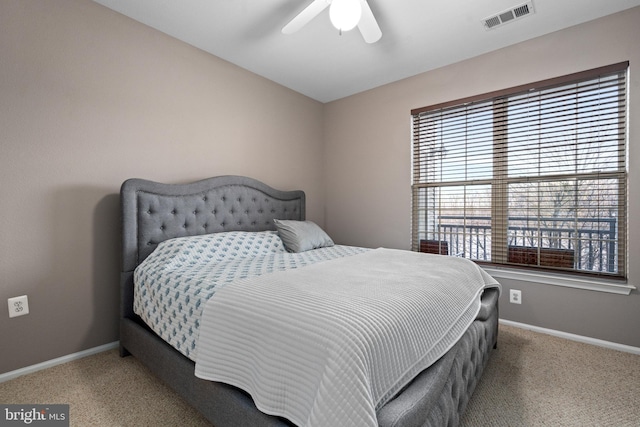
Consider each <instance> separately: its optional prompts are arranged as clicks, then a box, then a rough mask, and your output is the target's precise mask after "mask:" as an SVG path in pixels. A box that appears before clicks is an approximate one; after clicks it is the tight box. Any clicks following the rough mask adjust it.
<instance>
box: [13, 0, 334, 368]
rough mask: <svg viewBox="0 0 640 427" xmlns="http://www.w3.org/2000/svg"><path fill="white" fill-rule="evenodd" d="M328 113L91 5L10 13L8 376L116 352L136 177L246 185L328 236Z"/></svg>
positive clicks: (17, 0)
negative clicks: (287, 202)
mask: <svg viewBox="0 0 640 427" xmlns="http://www.w3.org/2000/svg"><path fill="white" fill-rule="evenodd" d="M322 113H323V106H322V104H320V103H318V102H316V101H313V100H311V99H309V98H307V97H304V96H302V95H300V94H297V93H295V92H293V91H290V90H288V89H285V88H283V87H282V86H279V85H277V84H275V83H273V82H270V81H268V80H266V79H263V78H261V77H258V76H256V75H254V74H251V73H249V72H247V71H244V70H242V69H239V68H238V67H236V66H234V65H232V64H229V63H227V62H225V61H222V60H220V59H218V58H215V57H213V56H211V55H209V54H206V53H204V52H202V51H200V50H198V49H195V48H193V47H190V46H188V45H186V44H184V43H181V42H178V41H176V40H175V39H172V38H170V37H168V36H165V35H163V34H161V33H159V32H158V31H155V30H153V29H151V28H148V27H145V26H144V25H141V24H139V23H137V22H134V21H132V20H130V19H128V18H125V17H124V16H122V15H119V14H117V13H115V12H113V11H110V10H109V9H106V8H104V7H102V6H100V5H98V4H96V3H94V2H91V1H89V0H56V1H51V0H29V1H24V0H2V1H1V2H0V129H1V131H0V147H1V154H0V206H1V209H0V215H1V218H2V239H0V303H1V305H0V337H1V339H2V344H1V348H2V350H1V351H0V373H1V372H7V371H11V370H15V369H18V368H21V367H25V366H30V365H33V364H36V363H39V362H43V361H46V360H50V359H53V358H56V357H59V356H63V355H67V354H71V353H74V352H77V351H81V350H84V349H87V348H92V347H95V346H98V345H102V344H105V343H109V342H113V341H117V340H118V329H117V326H118V322H117V313H118V282H119V277H118V272H119V270H120V259H119V245H120V238H119V216H118V215H119V213H118V209H119V201H118V196H117V194H118V191H119V188H120V184H121V183H122V181H124V180H125V179H127V178H130V177H139V178H147V179H153V180H158V181H163V182H185V181H190V180H194V179H202V178H206V177H209V176H214V175H223V174H238V175H248V176H252V177H255V178H257V179H260V180H263V181H264V182H266V183H268V184H270V185H271V186H273V187H277V188H281V189H294V188H302V189H303V190H305V191H306V192H307V196H308V200H309V205H308V216H309V218H310V219H313V220H315V221H317V222H319V223H320V224H323V223H324V210H323V208H324V187H323V170H322V162H321V161H320V160H319V159H321V157H322ZM23 294H27V295H28V297H29V305H30V307H29V308H30V311H31V314H29V315H27V316H22V317H16V318H13V319H10V318H9V317H8V314H7V305H6V301H7V298H9V297H14V296H18V295H23Z"/></svg>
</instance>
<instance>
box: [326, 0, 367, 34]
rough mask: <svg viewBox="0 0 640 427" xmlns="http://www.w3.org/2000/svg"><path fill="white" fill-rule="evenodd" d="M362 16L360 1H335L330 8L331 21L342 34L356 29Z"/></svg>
mask: <svg viewBox="0 0 640 427" xmlns="http://www.w3.org/2000/svg"><path fill="white" fill-rule="evenodd" d="M361 16H362V6H361V5H360V0H333V1H332V2H331V6H329V19H331V23H332V24H333V26H334V27H336V28H337V29H338V30H339V31H340V34H342V32H343V31H349V30H352V29H353V28H355V26H356V25H358V22H360V17H361Z"/></svg>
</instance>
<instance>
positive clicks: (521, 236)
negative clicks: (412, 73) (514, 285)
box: [411, 62, 628, 277]
mask: <svg viewBox="0 0 640 427" xmlns="http://www.w3.org/2000/svg"><path fill="white" fill-rule="evenodd" d="M627 68H628V62H624V63H620V64H614V65H611V66H608V67H602V68H598V69H595V70H589V71H585V72H581V73H576V74H572V75H569V76H563V77H559V78H556V79H551V80H546V81H543V82H536V83H532V84H530V85H524V86H519V87H517V88H512V89H508V90H504V91H499V92H494V93H491V94H486V95H483V96H477V97H473V98H468V99H464V100H460V101H454V102H449V103H446V104H440V105H436V106H431V107H425V108H420V109H417V110H413V111H412V112H411V113H412V118H413V161H412V164H413V182H412V194H413V202H412V203H413V209H412V216H413V218H412V230H413V231H412V239H413V242H412V247H413V250H417V251H422V252H433V253H440V254H446V255H452V256H461V257H465V258H469V259H472V260H475V261H478V262H486V263H492V264H500V265H512V266H519V267H526V268H539V269H540V268H542V269H551V270H559V271H569V272H574V273H576V272H579V273H584V274H597V275H606V276H612V277H624V276H625V274H626V265H625V264H626V235H627V232H626V223H627V209H626V200H627V185H626V180H627V172H626V169H627V166H626V139H627V136H626V127H627V124H626V110H627V104H626V99H627V98H626V70H627Z"/></svg>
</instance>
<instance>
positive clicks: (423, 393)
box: [120, 176, 498, 427]
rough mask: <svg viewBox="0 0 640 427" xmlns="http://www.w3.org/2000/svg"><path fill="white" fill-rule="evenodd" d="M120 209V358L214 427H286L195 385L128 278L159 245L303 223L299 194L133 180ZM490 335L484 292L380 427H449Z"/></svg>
mask: <svg viewBox="0 0 640 427" xmlns="http://www.w3.org/2000/svg"><path fill="white" fill-rule="evenodd" d="M212 199H220V200H219V201H214V200H212ZM121 201H122V220H123V242H122V243H123V271H122V274H121V283H120V286H121V323H120V354H121V356H126V355H129V354H132V355H133V356H135V357H136V358H137V359H138V360H140V361H141V362H142V363H143V364H144V365H145V366H147V367H148V368H149V369H150V370H151V371H152V372H153V373H154V374H155V375H156V376H158V377H159V378H160V379H161V380H162V381H163V382H165V383H166V384H167V385H169V386H170V387H171V388H172V389H174V390H175V391H176V392H177V393H178V394H180V395H181V396H182V397H183V398H184V399H185V400H186V401H187V402H189V403H190V404H191V405H193V406H194V407H195V408H196V409H198V410H199V411H200V412H201V413H202V414H203V415H204V416H205V417H206V418H207V419H208V420H210V421H211V422H212V423H213V424H214V426H215V427H235V426H245V425H246V426H255V427H261V426H265V427H266V426H270V427H271V426H274V427H275V426H291V423H289V422H288V421H287V420H285V419H282V418H278V417H273V416H269V415H266V414H264V413H262V412H260V411H258V410H257V409H256V407H255V405H254V404H253V401H252V400H251V397H250V396H249V395H248V394H246V393H245V392H243V391H241V390H239V389H237V388H235V387H232V386H229V385H226V384H222V383H217V382H211V381H205V380H201V379H199V378H197V377H196V376H195V375H194V368H195V365H194V363H193V362H192V361H191V360H190V359H188V358H186V357H184V356H183V355H182V354H181V353H179V352H178V351H177V350H175V349H174V348H173V347H171V346H170V345H169V344H167V343H166V342H164V341H163V340H162V339H161V338H159V337H158V336H157V335H156V334H155V333H153V332H152V331H151V330H150V329H149V328H148V327H147V326H146V325H145V324H144V323H143V322H142V321H141V320H140V319H139V318H138V316H136V315H135V314H134V313H133V308H132V307H133V270H134V269H135V267H136V266H137V265H138V264H139V263H140V262H142V260H143V259H144V258H145V257H146V256H147V255H148V254H149V253H151V251H152V250H153V248H154V247H155V246H156V245H157V244H158V243H159V242H160V241H162V240H166V239H169V238H173V237H179V236H184V235H193V234H204V233H207V232H220V231H231V230H248V231H260V230H265V229H273V228H272V219H273V218H274V217H276V218H277V217H279V218H286V219H304V217H305V211H304V193H302V192H300V191H292V192H282V191H278V190H274V189H272V188H271V187H268V186H266V185H265V184H263V183H261V182H258V181H255V180H252V179H250V178H246V177H234V176H225V177H217V178H210V179H207V180H203V181H199V182H196V183H192V184H182V185H167V184H159V183H154V182H150V181H144V180H137V179H135V180H129V181H126V182H125V183H124V184H123V186H122V190H121ZM497 334H498V290H497V289H488V290H486V291H485V292H484V294H483V296H482V308H481V310H480V313H479V315H478V318H477V319H476V320H475V321H474V322H473V323H472V325H471V326H470V327H469V329H468V330H467V331H466V332H465V334H464V335H463V337H462V338H461V339H460V341H459V342H458V343H456V345H454V347H453V348H452V349H451V350H450V351H449V352H448V353H447V354H445V355H444V356H443V357H442V358H441V359H440V360H439V361H438V362H436V363H435V364H434V365H432V366H431V367H429V368H428V369H427V370H425V371H424V372H422V373H421V374H420V375H419V376H418V377H416V378H415V379H414V381H412V382H411V383H410V384H409V385H408V386H407V387H406V388H405V389H404V390H403V391H402V392H401V393H399V394H398V396H396V397H395V398H394V399H393V400H391V401H390V402H388V403H387V404H386V405H385V406H384V407H382V408H381V409H380V410H379V411H378V414H377V416H378V422H379V425H380V426H384V427H387V426H389V427H391V426H403V427H409V426H434V427H435V426H438V427H440V426H456V425H457V424H458V422H459V418H460V416H461V415H462V413H463V412H464V409H465V408H466V405H467V402H468V400H469V398H470V396H471V394H472V393H473V390H474V388H475V385H476V383H477V381H478V379H479V378H480V376H481V375H482V371H483V369H484V367H485V366H486V363H487V361H488V359H489V355H490V353H491V351H492V349H493V348H494V347H495V345H496V343H497Z"/></svg>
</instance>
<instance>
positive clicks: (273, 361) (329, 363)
mask: <svg viewBox="0 0 640 427" xmlns="http://www.w3.org/2000/svg"><path fill="white" fill-rule="evenodd" d="M492 286H499V284H498V283H497V282H496V281H495V280H494V279H493V278H491V276H489V275H488V274H487V273H485V272H484V271H483V270H482V269H480V268H479V267H478V266H476V265H475V264H474V263H472V262H470V261H468V260H465V259H461V258H454V257H445V256H438V255H428V254H422V253H415V252H409V251H400V250H392V249H376V250H372V251H369V252H366V253H363V254H359V255H354V256H351V257H348V258H343V259H337V260H332V261H326V262H322V263H318V264H314V265H311V266H308V267H304V268H300V269H297V270H292V271H285V272H277V273H271V274H268V275H264V276H261V277H257V278H249V279H242V280H239V281H236V282H234V283H232V284H229V285H228V286H226V287H225V288H223V289H221V290H220V291H218V292H217V293H216V294H215V295H214V296H213V297H212V298H211V299H210V300H209V301H208V302H207V305H206V306H205V309H204V313H203V317H202V322H201V326H200V328H201V331H200V338H199V342H198V346H199V352H198V357H197V360H196V375H197V376H198V377H200V378H203V379H208V380H215V381H221V382H225V383H228V384H232V385H234V386H237V387H239V388H241V389H243V390H245V391H247V392H248V393H249V394H251V396H252V397H253V399H254V402H255V403H256V406H257V407H258V408H259V409H260V410H262V411H263V412H265V413H268V414H272V415H279V416H282V417H285V418H287V419H289V420H291V421H292V422H293V423H295V424H296V425H298V426H301V427H302V426H305V427H336V426H362V427H365V426H371V427H374V426H377V420H376V409H378V408H380V407H381V406H382V405H384V404H385V403H386V402H387V401H388V400H389V399H390V398H392V397H393V396H394V395H395V394H396V393H397V392H398V391H399V390H400V389H401V388H402V387H403V386H404V385H406V384H407V383H408V382H409V381H411V379H413V378H414V377H415V376H416V375H417V374H418V373H419V372H420V371H422V370H424V369H425V368H427V367H428V366H429V365H431V364H432V363H434V362H435V361H436V360H437V359H438V358H440V357H441V356H442V355H443V354H444V353H446V352H447V351H448V349H449V348H451V346H453V344H455V342H456V341H457V340H458V339H459V338H460V337H461V336H462V334H463V333H464V331H465V330H466V329H467V328H468V326H469V325H470V324H471V322H472V321H473V320H474V318H475V317H476V315H477V313H478V311H479V309H480V296H481V293H482V290H483V289H485V288H486V287H492Z"/></svg>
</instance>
